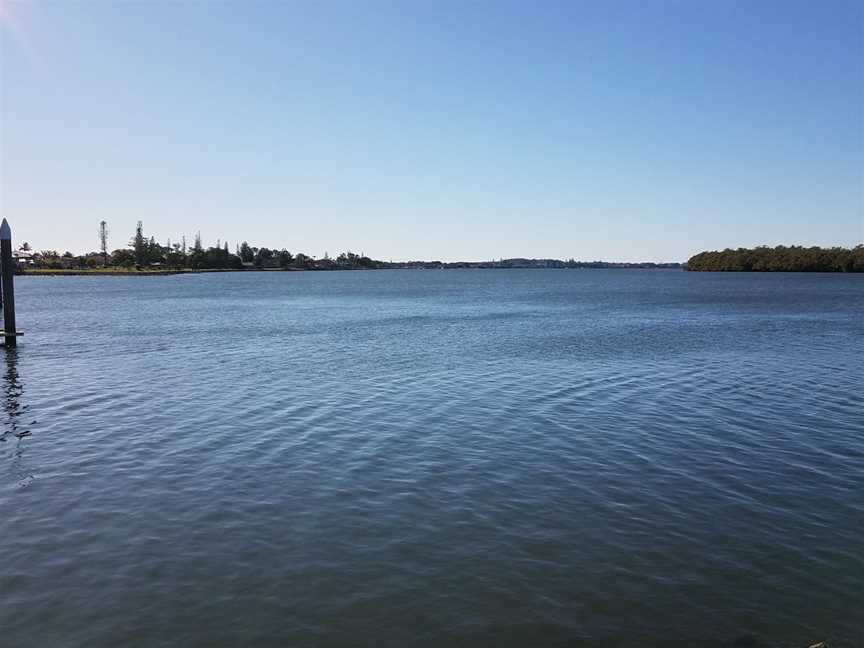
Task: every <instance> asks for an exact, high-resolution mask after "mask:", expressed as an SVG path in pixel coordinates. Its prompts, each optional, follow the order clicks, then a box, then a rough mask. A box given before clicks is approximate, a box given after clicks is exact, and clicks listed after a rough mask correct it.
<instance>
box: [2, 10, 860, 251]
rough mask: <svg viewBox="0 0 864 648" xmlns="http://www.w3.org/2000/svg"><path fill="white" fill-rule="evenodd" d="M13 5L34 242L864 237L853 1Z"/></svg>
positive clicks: (666, 242) (10, 151) (13, 60)
mask: <svg viewBox="0 0 864 648" xmlns="http://www.w3.org/2000/svg"><path fill="white" fill-rule="evenodd" d="M0 3H2V4H0V6H2V9H0V29H2V43H0V211H2V215H3V216H5V217H7V218H8V219H9V221H10V223H11V224H12V226H13V231H14V235H15V239H16V241H17V242H21V241H23V240H27V241H29V242H31V244H32V245H33V246H34V247H36V248H37V249H60V250H65V249H70V250H72V251H76V252H77V251H83V250H85V249H88V250H89V249H95V248H96V247H97V243H98V241H97V228H98V223H99V221H100V220H102V219H104V220H106V221H108V223H109V227H110V228H111V232H112V236H111V244H112V247H121V246H122V245H124V244H125V243H126V242H127V241H128V239H129V237H130V236H131V234H132V232H133V230H134V227H135V222H136V221H137V220H139V219H140V220H143V221H144V226H145V231H146V233H147V234H148V235H149V234H153V235H155V236H156V237H157V238H158V239H159V240H160V241H163V242H164V241H165V239H167V238H169V237H170V238H171V239H172V240H178V239H179V237H180V236H181V235H183V234H185V235H186V236H187V238H189V239H190V240H191V238H192V236H193V235H194V233H195V232H196V231H198V230H200V231H201V234H202V237H203V239H204V243H205V244H212V243H215V241H216V239H217V238H220V239H222V240H223V241H224V240H228V241H230V242H231V245H232V246H233V245H234V243H235V242H236V241H239V240H243V239H247V240H248V241H249V242H250V243H253V244H257V245H268V246H276V247H287V248H288V249H289V250H291V251H294V252H297V251H304V252H306V253H308V254H313V255H316V256H318V255H323V253H324V252H325V251H327V252H329V253H330V254H331V255H333V254H335V253H337V252H339V251H342V250H346V249H350V250H353V251H355V252H360V251H363V252H365V253H366V254H368V255H370V256H373V257H376V258H382V259H394V260H395V259H418V258H423V259H442V260H456V259H490V258H498V257H511V256H529V257H559V258H569V257H575V258H578V259H608V260H665V261H668V260H673V261H677V260H684V259H686V258H687V257H688V256H690V255H691V254H693V253H695V252H698V251H700V250H703V249H715V248H722V247H726V246H732V247H738V246H751V245H758V244H769V245H774V244H779V243H785V244H807V245H847V246H848V245H854V244H857V243H860V242H861V241H862V239H864V205H862V200H864V198H862V191H864V189H862V182H864V43H862V39H864V28H862V25H864V3H862V2H860V1H857V0H856V1H853V2H843V1H834V0H827V1H821V2H815V1H812V0H808V1H807V2H796V1H795V0H784V1H778V2H773V1H767V0H766V1H761V0H748V1H746V2H737V1H734V0H722V1H716V2H715V1H711V0H688V1H680V2H679V1H675V0H663V1H653V0H638V1H637V0H633V1H616V0H602V1H598V2H583V1H578V0H571V1H568V2H537V3H534V2H526V1H524V0H523V1H520V2H506V1H495V2H471V1H467V0H465V1H462V2H447V1H444V2H437V1H436V2H425V1H423V2H421V1H415V0H405V1H398V2H397V1H395V0H387V1H378V0H369V1H362V2H358V1H357V0H351V1H350V2H349V1H345V2H329V1H328V2H255V1H252V2H245V1H240V0H236V1H233V2H193V1H188V2H107V1H103V2H98V1H97V2H86V3H85V2H41V3H39V2H36V3H19V2H11V3H10V2H8V0H0Z"/></svg>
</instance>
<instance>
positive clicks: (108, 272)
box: [18, 268, 244, 277]
mask: <svg viewBox="0 0 864 648" xmlns="http://www.w3.org/2000/svg"><path fill="white" fill-rule="evenodd" d="M202 272H244V270H234V269H233V268H202V269H192V268H179V269H167V268H166V269H161V268H160V269H148V270H136V269H135V268H131V269H123V268H81V269H75V270H73V269H68V270H67V269H62V268H28V269H26V270H21V271H20V272H19V273H18V274H19V275H22V276H25V277H31V276H49V277H53V276H63V275H66V276H82V275H91V276H100V277H104V276H118V277H145V276H156V275H177V274H198V273H202Z"/></svg>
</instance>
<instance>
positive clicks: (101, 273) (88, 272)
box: [18, 264, 683, 277]
mask: <svg viewBox="0 0 864 648" xmlns="http://www.w3.org/2000/svg"><path fill="white" fill-rule="evenodd" d="M682 269H683V267H682V266H680V265H678V266H643V265H639V264H633V265H614V266H613V265H609V266H603V267H582V268H540V267H533V266H528V267H496V266H472V265H464V266H463V265H459V266H456V265H454V266H453V267H447V266H446V265H445V266H438V267H431V268H427V267H390V268H327V269H325V268H194V269H193V268H180V269H175V268H172V269H167V268H165V269H147V270H144V269H142V270H134V269H132V270H117V269H115V268H79V269H63V268H29V269H24V270H20V271H19V272H18V275H19V276H23V277H64V276H65V277H79V276H88V277H158V276H168V275H183V274H207V273H220V272H239V273H243V272H250V273H254V272H353V271H360V272H366V271H369V270H385V271H386V270H682Z"/></svg>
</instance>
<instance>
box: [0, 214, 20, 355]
mask: <svg viewBox="0 0 864 648" xmlns="http://www.w3.org/2000/svg"><path fill="white" fill-rule="evenodd" d="M0 270H2V274H3V278H2V283H3V331H4V332H5V334H6V346H7V347H14V346H15V345H16V344H17V342H18V340H17V336H18V332H17V331H16V330H15V286H14V279H13V277H14V274H15V260H14V259H13V258H12V228H11V227H9V223H7V222H6V219H5V218H4V219H3V223H2V224H0Z"/></svg>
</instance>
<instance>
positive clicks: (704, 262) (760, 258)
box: [685, 245, 864, 272]
mask: <svg viewBox="0 0 864 648" xmlns="http://www.w3.org/2000/svg"><path fill="white" fill-rule="evenodd" d="M685 267H686V269H687V270H695V271H714V272H864V245H857V246H855V247H854V248H851V249H849V248H842V247H833V248H821V247H801V246H797V245H793V246H790V247H786V246H785V245H778V246H777V247H773V248H772V247H767V246H762V247H756V248H738V249H737V250H732V249H728V248H727V249H725V250H721V251H713V252H700V253H699V254H696V255H694V256H692V257H690V259H689V260H688V261H687V264H686V266H685Z"/></svg>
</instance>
